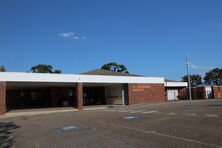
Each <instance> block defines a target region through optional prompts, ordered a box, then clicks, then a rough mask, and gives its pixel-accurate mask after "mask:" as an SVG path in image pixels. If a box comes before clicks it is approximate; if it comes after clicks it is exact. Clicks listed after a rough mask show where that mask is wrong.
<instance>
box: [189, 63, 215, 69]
mask: <svg viewBox="0 0 222 148" xmlns="http://www.w3.org/2000/svg"><path fill="white" fill-rule="evenodd" d="M189 67H190V68H193V69H196V70H210V69H211V68H209V67H203V66H196V65H193V64H189Z"/></svg>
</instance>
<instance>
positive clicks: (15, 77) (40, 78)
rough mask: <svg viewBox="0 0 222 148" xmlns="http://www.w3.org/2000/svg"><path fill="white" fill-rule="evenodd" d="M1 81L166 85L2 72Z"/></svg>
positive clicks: (116, 78)
mask: <svg viewBox="0 0 222 148" xmlns="http://www.w3.org/2000/svg"><path fill="white" fill-rule="evenodd" d="M0 81H6V82H64V83H65V82H66V83H68V82H70V83H76V82H84V83H164V78H162V77H134V76H102V75H77V74H45V73H44V74H43V73H19V72H0Z"/></svg>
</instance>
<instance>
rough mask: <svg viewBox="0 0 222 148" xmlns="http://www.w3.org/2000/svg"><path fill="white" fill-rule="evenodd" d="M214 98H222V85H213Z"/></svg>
mask: <svg viewBox="0 0 222 148" xmlns="http://www.w3.org/2000/svg"><path fill="white" fill-rule="evenodd" d="M212 93H213V98H215V99H221V98H222V86H212Z"/></svg>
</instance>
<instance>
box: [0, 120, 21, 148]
mask: <svg viewBox="0 0 222 148" xmlns="http://www.w3.org/2000/svg"><path fill="white" fill-rule="evenodd" d="M20 127H21V126H18V125H16V124H15V123H13V122H4V123H0V148H10V147H11V146H12V145H13V143H14V141H13V138H12V135H11V134H12V131H13V130H15V129H17V128H20Z"/></svg>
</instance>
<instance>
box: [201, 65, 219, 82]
mask: <svg viewBox="0 0 222 148" xmlns="http://www.w3.org/2000/svg"><path fill="white" fill-rule="evenodd" d="M204 82H205V83H206V84H208V85H218V86H222V68H214V69H212V70H209V72H206V74H205V77H204Z"/></svg>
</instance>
